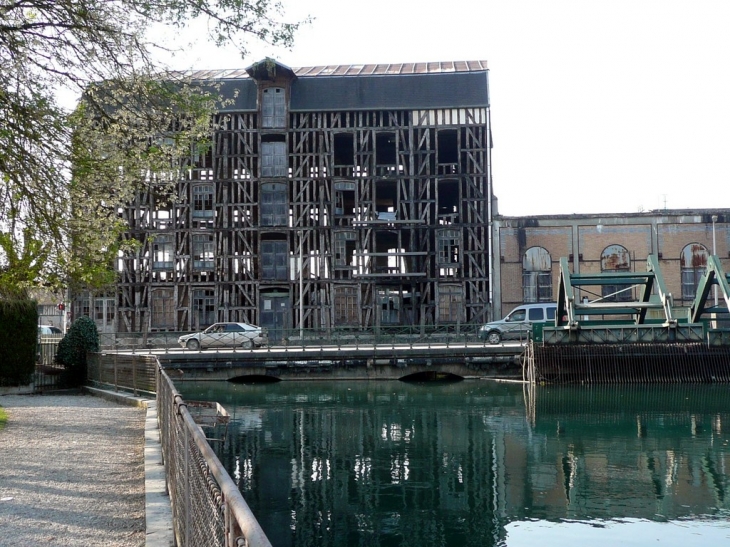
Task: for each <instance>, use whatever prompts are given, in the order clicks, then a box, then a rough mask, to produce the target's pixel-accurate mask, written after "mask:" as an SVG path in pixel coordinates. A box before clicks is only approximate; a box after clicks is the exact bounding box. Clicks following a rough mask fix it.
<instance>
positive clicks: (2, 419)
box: [0, 406, 8, 429]
mask: <svg viewBox="0 0 730 547" xmlns="http://www.w3.org/2000/svg"><path fill="white" fill-rule="evenodd" d="M6 423H8V415H7V414H6V413H5V411H4V410H3V407H1V406H0V429H2V428H3V427H5V424H6Z"/></svg>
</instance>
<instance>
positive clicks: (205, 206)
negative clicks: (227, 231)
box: [193, 184, 213, 218]
mask: <svg viewBox="0 0 730 547" xmlns="http://www.w3.org/2000/svg"><path fill="white" fill-rule="evenodd" d="M193 217H196V218H212V217H213V185H212V184H196V185H195V186H193Z"/></svg>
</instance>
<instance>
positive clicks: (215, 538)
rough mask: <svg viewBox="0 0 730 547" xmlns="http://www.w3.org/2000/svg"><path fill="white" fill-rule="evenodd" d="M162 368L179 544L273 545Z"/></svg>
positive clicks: (165, 444) (165, 443) (164, 429)
mask: <svg viewBox="0 0 730 547" xmlns="http://www.w3.org/2000/svg"><path fill="white" fill-rule="evenodd" d="M157 370H158V372H157V416H158V420H159V426H160V440H161V442H162V453H163V459H164V462H165V472H166V474H167V485H168V489H169V492H170V501H171V505H172V513H173V528H174V533H175V538H176V545H178V546H179V547H239V546H242V545H245V546H246V547H271V543H270V542H269V540H268V539H267V538H266V535H265V534H264V532H263V530H262V529H261V526H260V525H259V523H258V521H257V520H256V518H255V517H254V515H253V513H252V512H251V509H250V508H249V507H248V505H247V504H246V501H245V500H244V499H243V496H242V495H241V492H240V491H239V489H238V487H237V486H236V484H235V483H234V482H233V479H231V477H230V476H229V475H228V473H227V472H226V470H225V469H224V467H223V465H222V464H221V462H220V460H219V459H218V457H217V456H216V455H215V453H214V452H213V449H212V448H211V447H210V445H209V444H208V441H207V440H206V438H205V434H204V433H203V430H202V429H201V428H200V427H199V426H198V425H197V424H196V423H195V420H194V419H193V417H192V415H191V414H190V412H189V411H188V409H187V405H186V403H185V400H184V399H183V398H182V396H181V395H180V394H179V393H178V391H177V390H176V389H175V387H174V385H173V383H172V381H171V380H170V378H169V377H168V376H167V374H165V372H164V371H163V370H162V369H161V368H159V367H158V369H157Z"/></svg>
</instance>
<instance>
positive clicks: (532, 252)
mask: <svg viewBox="0 0 730 547" xmlns="http://www.w3.org/2000/svg"><path fill="white" fill-rule="evenodd" d="M728 222H730V209H703V210H662V211H651V212H645V213H618V214H605V215H580V214H576V215H555V216H550V215H545V216H531V217H506V216H504V217H503V216H497V217H496V218H495V220H494V238H495V239H494V251H495V256H494V259H495V264H496V265H497V266H496V267H495V272H494V288H495V295H494V302H495V310H494V314H495V317H502V316H504V315H505V314H506V313H508V312H509V311H510V310H512V308H514V307H515V306H516V305H518V304H520V303H523V302H540V301H550V302H552V301H555V300H556V297H557V294H556V291H557V287H558V277H559V275H560V265H559V260H560V258H561V257H567V258H568V260H569V263H570V265H571V267H572V271H573V272H574V273H581V272H583V273H595V272H601V271H611V270H618V271H622V270H623V271H646V258H647V256H648V255H650V254H656V255H657V256H658V257H659V262H660V267H661V270H662V273H663V275H664V280H665V282H666V284H667V286H668V290H669V291H670V292H671V293H672V295H673V297H674V304H675V307H686V306H689V305H690V303H691V302H692V301H693V299H694V297H695V290H696V287H697V282H698V280H699V276H700V274H701V272H702V271H704V267H705V265H706V260H707V256H709V255H710V254H713V249H714V250H715V253H714V254H717V255H718V256H719V257H720V259H721V262H722V265H723V267H724V269H725V271H730V226H729V224H728ZM583 296H586V297H587V298H588V299H589V300H591V301H593V300H595V299H597V298H604V299H607V300H619V301H620V300H630V299H632V298H634V297H635V296H636V295H635V294H634V292H633V291H632V289H631V288H630V287H625V286H614V287H611V286H607V287H603V288H601V287H597V288H596V290H595V291H589V290H586V291H585V294H583Z"/></svg>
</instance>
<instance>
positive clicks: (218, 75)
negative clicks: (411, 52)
mask: <svg viewBox="0 0 730 547" xmlns="http://www.w3.org/2000/svg"><path fill="white" fill-rule="evenodd" d="M292 70H293V72H294V73H295V74H296V75H297V76H298V77H300V78H303V77H307V78H309V77H317V76H368V75H372V74H387V75H397V74H444V73H454V72H481V71H484V70H487V62H486V61H456V62H454V61H444V62H428V63H393V64H384V63H383V64H367V65H361V64H358V65H327V66H309V67H299V68H295V69H292ZM178 74H181V75H184V76H186V77H188V78H192V79H194V80H225V79H236V80H237V79H247V78H249V75H248V74H247V72H246V70H245V69H238V68H235V69H224V70H191V71H188V72H181V73H178Z"/></svg>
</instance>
